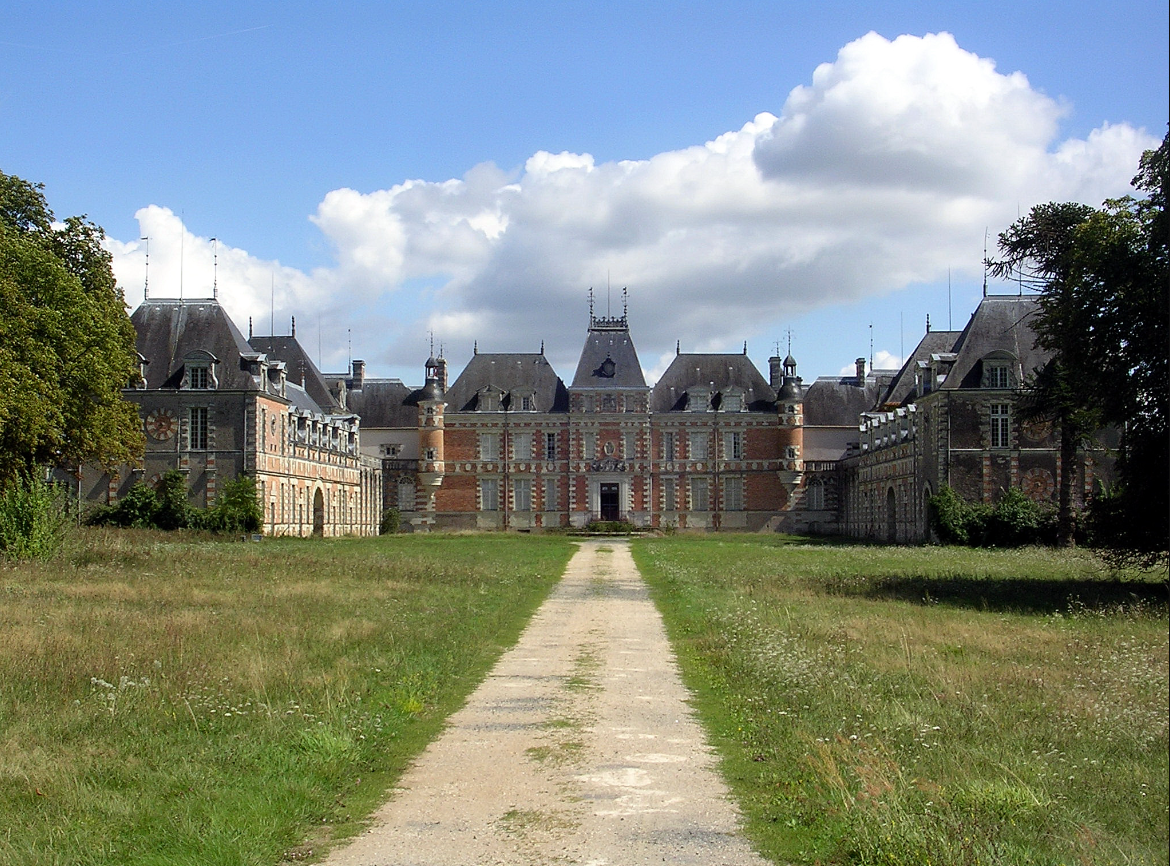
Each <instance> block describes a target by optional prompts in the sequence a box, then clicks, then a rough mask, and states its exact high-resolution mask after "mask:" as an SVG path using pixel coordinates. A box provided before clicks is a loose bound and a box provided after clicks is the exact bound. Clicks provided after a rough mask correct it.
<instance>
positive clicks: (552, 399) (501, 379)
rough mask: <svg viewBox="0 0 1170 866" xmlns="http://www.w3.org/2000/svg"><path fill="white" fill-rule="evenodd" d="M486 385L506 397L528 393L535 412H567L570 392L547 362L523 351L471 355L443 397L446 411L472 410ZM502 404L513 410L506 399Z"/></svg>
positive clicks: (541, 356)
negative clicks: (533, 403) (530, 393)
mask: <svg viewBox="0 0 1170 866" xmlns="http://www.w3.org/2000/svg"><path fill="white" fill-rule="evenodd" d="M489 385H490V386H492V387H493V388H496V389H498V390H499V391H502V392H503V393H504V394H505V395H511V394H513V393H518V394H519V393H521V392H526V391H531V392H532V396H533V398H534V400H535V405H536V411H538V412H567V411H569V392H568V391H566V390H565V383H564V382H562V381H561V378H560V377H559V376H558V375H557V374H556V372H555V371H554V370H553V368H552V365H551V364H549V362H548V359H547V358H545V356H544V355H542V354H534V353H526V352H504V353H485V352H481V353H478V354H476V355H473V356H472V358H471V361H470V362H469V363H468V365H467V366H466V367H464V368H463V372H462V373H460V374H459V378H457V379H456V380H455V381H454V383H453V384H452V385H451V387H450V388H448V389H447V393H446V394H445V395H444V399H445V400H446V403H447V411H448V412H473V411H475V410H476V408H477V400H478V397H479V392H480V391H482V390H483V389H484V388H486V387H488V386H489ZM503 405H504V408H515V407H509V403H508V401H507V400H505V401H504V404H503Z"/></svg>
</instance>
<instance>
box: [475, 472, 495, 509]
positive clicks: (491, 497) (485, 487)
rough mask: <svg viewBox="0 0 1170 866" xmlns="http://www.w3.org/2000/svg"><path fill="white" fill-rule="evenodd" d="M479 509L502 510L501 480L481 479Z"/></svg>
mask: <svg viewBox="0 0 1170 866" xmlns="http://www.w3.org/2000/svg"><path fill="white" fill-rule="evenodd" d="M479 510H480V511H499V510H500V480H499V479H498V478H481V479H479Z"/></svg>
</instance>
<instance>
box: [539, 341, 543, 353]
mask: <svg viewBox="0 0 1170 866" xmlns="http://www.w3.org/2000/svg"><path fill="white" fill-rule="evenodd" d="M540 354H542V355H543V354H544V340H541V341H540Z"/></svg>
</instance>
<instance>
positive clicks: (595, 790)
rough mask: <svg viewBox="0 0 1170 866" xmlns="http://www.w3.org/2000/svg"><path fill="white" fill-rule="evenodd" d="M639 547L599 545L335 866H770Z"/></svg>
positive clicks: (582, 556)
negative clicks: (675, 648) (709, 735)
mask: <svg viewBox="0 0 1170 866" xmlns="http://www.w3.org/2000/svg"><path fill="white" fill-rule="evenodd" d="M686 700H687V693H686V691H685V690H684V689H683V686H682V683H681V681H680V679H679V674H678V669H677V666H676V664H675V661H674V656H673V654H672V652H671V650H670V646H669V644H668V643H667V641H666V634H665V631H664V629H663V626H662V620H661V617H659V615H658V612H657V610H656V609H655V608H654V606H653V604H651V602H650V599H649V596H648V594H647V591H646V587H645V584H644V583H643V582H642V578H641V576H640V575H639V574H638V571H637V569H636V568H635V566H634V561H633V559H632V558H631V556H630V552H629V546H628V544H626V543H625V542H624V541H613V540H600V541H587V542H584V543H583V544H582V545H581V549H580V550H579V551H578V552H577V553H576V554H575V555H574V557H573V558H572V560H571V561H570V562H569V565H568V567H567V569H566V571H565V576H564V578H563V579H562V581H561V582H560V584H559V585H558V586H557V587H556V588H555V589H554V590H553V592H552V594H551V595H550V596H549V598H548V600H547V601H546V602H545V603H544V605H543V606H541V608H540V610H539V611H538V612H537V613H536V615H535V617H533V619H532V621H531V622H530V623H529V625H528V627H527V628H526V629H525V631H524V633H523V635H522V636H521V638H520V640H519V642H518V643H517V644H516V646H515V647H513V648H512V649H511V650H509V651H508V652H507V653H506V654H505V655H504V656H503V657H502V658H501V659H500V661H499V663H498V664H497V665H496V667H495V669H494V670H493V671H492V672H491V674H490V675H489V676H488V678H487V680H486V681H485V682H484V683H483V684H482V685H481V686H480V687H479V688H478V689H477V690H476V691H475V693H474V694H472V696H471V697H470V699H469V700H468V702H467V705H466V706H465V707H464V708H463V709H462V710H460V711H459V712H457V713H456V714H455V715H453V716H452V717H451V719H450V723H449V727H448V728H447V729H446V731H445V732H444V733H443V734H442V736H440V737H439V738H438V739H437V740H435V742H433V743H432V744H431V745H430V746H429V747H428V748H427V750H426V751H425V752H424V753H423V754H422V755H421V756H420V757H419V759H418V760H417V761H416V762H415V764H414V765H413V766H412V768H411V769H410V770H409V771H408V772H407V773H406V775H405V776H404V777H403V778H402V782H401V785H400V787H399V788H398V789H396V790H395V791H394V792H393V794H392V797H391V799H390V800H389V802H388V803H387V804H386V805H385V806H383V807H382V808H381V809H380V810H379V811H378V812H377V813H376V814H375V816H374V820H373V824H372V826H371V828H370V829H369V830H368V831H367V832H366V833H365V834H364V835H362V836H360V837H358V838H357V839H355V840H354V841H353V842H352V843H350V844H349V845H348V846H347V847H344V848H339V849H337V850H335V851H334V852H333V853H332V855H331V856H330V857H329V859H328V860H326V861H325V862H326V863H327V864H330V866H359V864H360V866H375V864H377V866H416V864H417V866H423V864H426V866H440V864H441V866H480V864H484V866H486V864H509V866H512V864H542V866H543V864H582V866H586V864H588V866H625V864H643V863H655V864H661V863H670V864H704V866H719V864H727V866H741V864H742V866H748V864H752V866H756V864H759V866H763V864H764V861H763V860H762V859H761V858H760V857H759V856H758V855H756V854H754V853H753V852H752V851H751V849H750V848H749V846H748V845H747V843H746V842H745V841H744V839H743V837H742V836H741V835H740V834H739V833H738V831H737V827H738V818H737V813H736V811H735V809H734V808H733V806H732V805H731V803H730V801H729V800H728V794H727V789H726V787H725V786H724V784H723V782H722V780H721V779H720V778H719V777H718V776H717V774H716V772H715V761H714V758H713V756H712V755H711V753H710V750H709V749H708V748H707V746H706V745H705V744H704V742H703V735H702V732H701V730H700V729H699V726H698V724H697V723H696V721H695V719H694V718H693V716H692V713H691V710H690V708H689V707H688V706H687V703H686Z"/></svg>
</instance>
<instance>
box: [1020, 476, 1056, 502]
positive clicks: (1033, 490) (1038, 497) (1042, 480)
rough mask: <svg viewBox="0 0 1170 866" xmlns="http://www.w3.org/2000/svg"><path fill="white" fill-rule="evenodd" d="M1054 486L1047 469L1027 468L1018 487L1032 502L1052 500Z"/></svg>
mask: <svg viewBox="0 0 1170 866" xmlns="http://www.w3.org/2000/svg"><path fill="white" fill-rule="evenodd" d="M1054 486H1055V484H1054V482H1053V480H1052V473H1051V472H1049V471H1048V470H1047V469H1039V468H1036V469H1029V470H1028V471H1027V472H1025V473H1024V477H1023V479H1022V481H1021V484H1020V488H1021V489H1022V490H1023V491H1024V494H1025V495H1026V496H1027V497H1028V498H1029V499H1031V500H1032V501H1033V502H1049V501H1051V500H1052V488H1053V487H1054Z"/></svg>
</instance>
